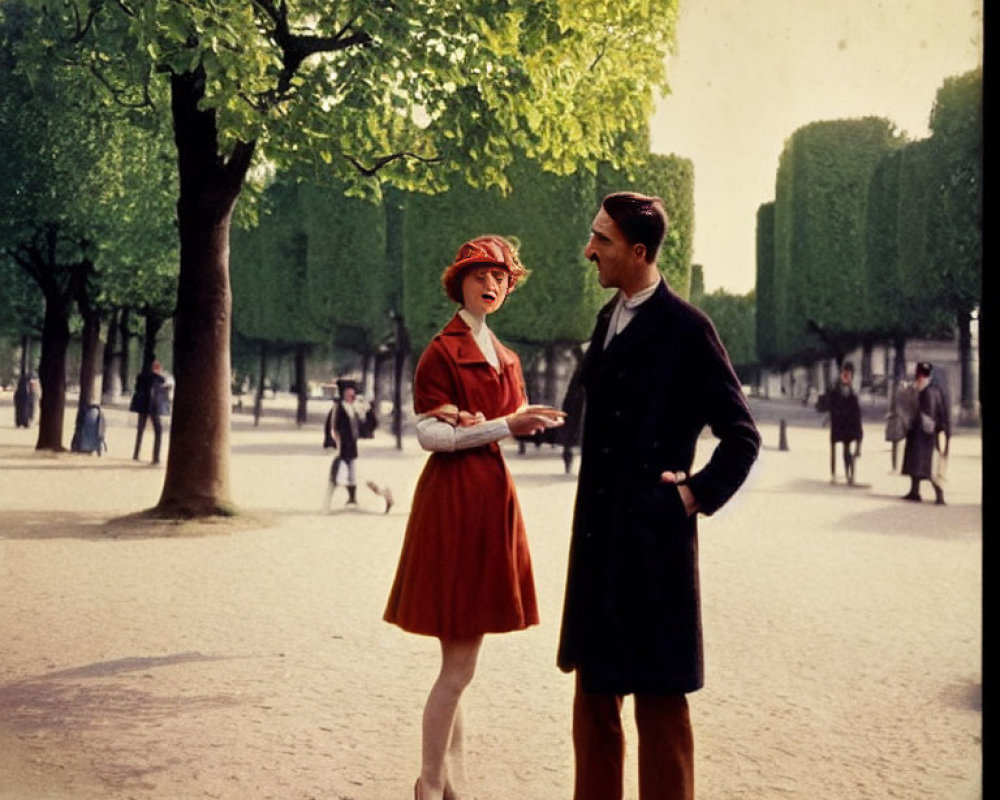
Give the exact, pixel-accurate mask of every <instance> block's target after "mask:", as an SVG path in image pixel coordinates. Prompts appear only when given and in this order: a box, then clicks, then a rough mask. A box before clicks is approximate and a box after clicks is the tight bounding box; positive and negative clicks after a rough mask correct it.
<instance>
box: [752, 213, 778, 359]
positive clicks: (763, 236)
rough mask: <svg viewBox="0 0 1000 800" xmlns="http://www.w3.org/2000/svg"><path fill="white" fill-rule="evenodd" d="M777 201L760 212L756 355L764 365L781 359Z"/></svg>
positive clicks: (758, 222)
mask: <svg viewBox="0 0 1000 800" xmlns="http://www.w3.org/2000/svg"><path fill="white" fill-rule="evenodd" d="M774 207H775V204H774V202H773V201H772V202H770V203H763V204H762V205H761V206H760V207H759V208H758V209H757V280H756V297H757V310H756V313H755V319H756V325H755V342H756V352H757V353H758V355H759V357H760V360H761V361H762V362H763V363H765V364H773V363H775V362H777V361H778V360H779V352H780V351H779V349H778V344H777V342H778V325H779V317H778V296H777V295H778V287H777V284H776V278H775V259H774Z"/></svg>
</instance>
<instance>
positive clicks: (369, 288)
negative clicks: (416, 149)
mask: <svg viewBox="0 0 1000 800" xmlns="http://www.w3.org/2000/svg"><path fill="white" fill-rule="evenodd" d="M345 191H346V186H341V187H340V189H339V190H338V189H337V187H325V186H324V187H320V186H315V185H313V184H309V183H306V184H303V185H302V186H301V187H300V189H299V202H300V213H301V214H302V215H303V218H304V220H305V225H306V231H307V237H308V238H307V246H308V249H307V256H306V285H305V293H304V295H303V296H302V297H301V302H302V303H303V305H304V306H305V307H306V310H307V312H308V316H309V318H310V319H311V320H313V321H314V324H315V325H316V327H317V328H319V329H320V330H322V331H325V332H332V333H333V334H334V337H333V340H334V342H335V343H336V344H339V345H341V346H343V347H349V348H351V349H353V350H355V351H356V352H359V353H365V354H369V353H373V352H375V350H376V349H377V348H378V345H379V343H380V342H381V341H382V340H384V339H385V337H386V336H387V334H388V332H389V329H390V326H391V324H392V321H391V319H390V316H389V309H390V308H391V305H392V291H393V289H394V288H396V286H397V280H396V278H395V277H394V276H393V275H391V274H390V272H391V270H390V268H389V264H388V262H387V259H386V232H385V231H386V217H385V207H384V205H382V204H374V203H370V202H368V201H365V200H361V199H358V198H352V197H347V196H346V195H345Z"/></svg>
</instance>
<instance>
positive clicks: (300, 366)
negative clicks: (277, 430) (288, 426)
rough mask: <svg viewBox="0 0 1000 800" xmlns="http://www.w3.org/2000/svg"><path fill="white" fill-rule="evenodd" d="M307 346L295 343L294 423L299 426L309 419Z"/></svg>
mask: <svg viewBox="0 0 1000 800" xmlns="http://www.w3.org/2000/svg"><path fill="white" fill-rule="evenodd" d="M308 347H309V346H308V345H306V344H303V343H302V342H299V343H298V344H296V345H295V394H296V397H297V398H298V400H297V402H296V404H295V424H296V425H298V426H299V427H300V428H301V427H302V426H303V425H305V424H306V422H307V421H308V419H309V386H308V382H307V380H306V350H307V349H308Z"/></svg>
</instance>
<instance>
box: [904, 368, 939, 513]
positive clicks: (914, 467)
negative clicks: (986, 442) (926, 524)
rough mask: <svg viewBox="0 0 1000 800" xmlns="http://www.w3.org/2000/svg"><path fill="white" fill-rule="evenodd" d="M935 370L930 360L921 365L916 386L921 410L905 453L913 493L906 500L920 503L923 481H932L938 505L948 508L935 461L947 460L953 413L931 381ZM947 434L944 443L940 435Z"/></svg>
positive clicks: (908, 435)
mask: <svg viewBox="0 0 1000 800" xmlns="http://www.w3.org/2000/svg"><path fill="white" fill-rule="evenodd" d="M932 373H933V367H932V366H931V365H930V364H928V363H927V362H926V361H921V362H920V363H919V364H917V367H916V371H915V375H914V381H913V386H914V388H915V389H916V391H917V407H916V409H915V410H914V413H913V414H912V415H911V417H910V423H909V426H908V428H907V431H906V449H905V450H903V469H902V473H903V474H904V475H909V476H910V491H909V492H907V493H906V494H905V495H903V499H904V500H915V501H917V502H919V501H920V499H921V498H920V481H922V480H928V481H930V483H931V486H932V487H933V488H934V502H935V503H936V504H937V505H939V506H943V505H944V489H943V488H942V487H941V476H940V469H939V468H936V467H937V465H936V464H935V463H934V462H935V459H938V460H939V459H940V458H942V457H943V458H947V457H948V448H949V445H950V443H951V413H950V409H949V408H948V401H947V399H946V398H945V396H944V392H942V391H941V388H940V387H939V386H938V385H937V384H936V383H933V382H931V374H932ZM942 433H943V434H944V437H943V438H944V441H943V442H942V437H941V436H940V434H942Z"/></svg>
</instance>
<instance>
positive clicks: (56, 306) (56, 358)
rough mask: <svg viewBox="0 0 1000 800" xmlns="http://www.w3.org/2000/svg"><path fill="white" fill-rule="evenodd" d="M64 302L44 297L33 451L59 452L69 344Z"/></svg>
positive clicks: (64, 410) (64, 407)
mask: <svg viewBox="0 0 1000 800" xmlns="http://www.w3.org/2000/svg"><path fill="white" fill-rule="evenodd" d="M67 309H68V304H67V303H66V302H63V301H59V300H55V299H53V298H50V297H46V299H45V319H44V321H43V323H42V358H41V361H40V362H39V364H38V378H39V381H40V382H41V384H42V399H41V402H40V403H39V419H38V441H37V442H36V444H35V449H36V450H54V451H56V452H61V451H63V450H65V449H66V448H65V447H63V443H62V435H63V421H64V416H65V412H66V349H67V348H68V347H69V321H68V317H69V312H68V310H67Z"/></svg>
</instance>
